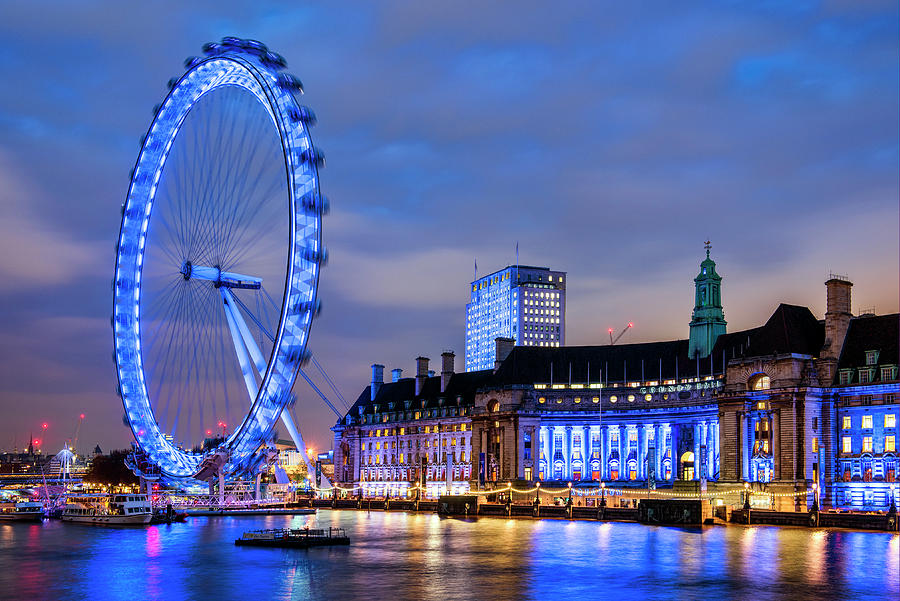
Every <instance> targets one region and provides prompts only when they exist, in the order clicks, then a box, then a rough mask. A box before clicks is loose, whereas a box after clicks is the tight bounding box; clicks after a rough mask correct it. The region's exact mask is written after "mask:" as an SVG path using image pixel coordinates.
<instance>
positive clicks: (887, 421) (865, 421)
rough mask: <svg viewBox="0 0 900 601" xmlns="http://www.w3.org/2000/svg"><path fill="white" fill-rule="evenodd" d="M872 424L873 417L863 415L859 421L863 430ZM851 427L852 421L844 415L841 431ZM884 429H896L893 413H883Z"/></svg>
mask: <svg viewBox="0 0 900 601" xmlns="http://www.w3.org/2000/svg"><path fill="white" fill-rule="evenodd" d="M873 422H874V416H873V415H863V416H862V419H861V420H860V427H861V428H863V429H867V428H871V427H872V424H873ZM852 427H853V419H852V418H851V417H850V416H849V415H845V416H844V417H843V420H842V422H841V429H843V430H849V429H850V428H852ZM884 427H885V428H896V427H897V415H896V414H895V413H885V414H884Z"/></svg>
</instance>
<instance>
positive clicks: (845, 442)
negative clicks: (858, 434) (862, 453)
mask: <svg viewBox="0 0 900 601" xmlns="http://www.w3.org/2000/svg"><path fill="white" fill-rule="evenodd" d="M852 440H853V439H852V438H851V437H849V436H844V438H842V439H841V452H842V453H852V452H853V446H852V444H851V443H852Z"/></svg>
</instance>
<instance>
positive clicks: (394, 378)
mask: <svg viewBox="0 0 900 601" xmlns="http://www.w3.org/2000/svg"><path fill="white" fill-rule="evenodd" d="M402 377H403V370H402V369H400V368H397V369H392V370H391V382H399V381H400V378H402Z"/></svg>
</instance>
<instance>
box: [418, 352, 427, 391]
mask: <svg viewBox="0 0 900 601" xmlns="http://www.w3.org/2000/svg"><path fill="white" fill-rule="evenodd" d="M427 377H428V357H416V396H419V395H421V394H422V390H423V389H424V388H425V379H426V378H427Z"/></svg>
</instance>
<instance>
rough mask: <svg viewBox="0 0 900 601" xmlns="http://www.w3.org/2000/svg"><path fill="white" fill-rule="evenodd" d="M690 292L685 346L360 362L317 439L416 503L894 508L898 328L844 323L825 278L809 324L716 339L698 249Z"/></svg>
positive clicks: (844, 293)
mask: <svg viewBox="0 0 900 601" xmlns="http://www.w3.org/2000/svg"><path fill="white" fill-rule="evenodd" d="M507 269H510V268H507ZM512 269H514V267H513V268H512ZM500 273H503V272H500ZM554 273H556V274H558V273H560V272H554ZM546 275H549V274H546ZM510 277H513V276H510ZM557 277H558V276H557ZM554 283H556V282H554ZM694 283H695V298H694V309H693V313H692V316H691V317H692V318H691V320H690V322H689V328H688V337H687V339H683V340H674V341H664V342H650V343H641V344H622V345H601V346H578V347H573V346H563V345H560V346H555V345H554V344H547V345H530V344H524V343H523V341H522V340H521V339H519V338H518V337H516V338H512V337H496V338H495V339H494V349H493V352H491V353H490V355H492V356H493V359H494V364H493V366H491V367H490V368H486V369H479V370H473V371H467V372H463V373H456V371H455V356H454V355H453V353H451V352H445V353H444V354H443V355H442V357H441V373H440V374H439V375H438V374H434V372H431V371H430V370H429V369H428V363H429V361H428V359H426V358H424V357H419V358H418V359H417V369H416V377H415V378H403V377H402V372H401V371H400V370H399V369H395V370H393V377H392V378H391V381H390V382H385V381H384V378H383V370H384V368H383V366H381V365H378V364H376V365H374V366H373V373H372V380H371V382H370V385H369V386H368V387H366V388H365V390H363V392H362V393H361V394H360V396H359V398H358V399H357V401H356V403H355V404H354V405H353V407H352V408H351V409H350V411H349V412H348V413H347V414H346V415H345V416H344V417H343V418H342V419H341V420H339V422H338V423H337V424H336V425H335V426H334V428H333V430H334V434H335V445H334V449H335V455H334V457H335V478H336V479H337V480H338V482H339V483H340V484H341V485H344V486H362V488H363V490H364V492H365V494H375V495H383V494H386V493H390V494H403V493H404V491H405V490H407V489H408V488H409V487H410V486H411V485H414V484H415V483H423V482H424V484H425V486H426V490H427V492H428V494H429V495H437V494H442V493H460V492H465V491H467V490H471V489H476V488H483V487H485V486H492V485H495V484H500V485H504V484H505V483H507V482H514V483H518V484H519V485H520V486H531V485H533V483H535V482H543V483H547V484H546V485H547V486H548V487H549V486H565V485H566V484H567V483H569V482H572V483H573V485H574V486H576V487H579V486H597V485H598V484H599V483H601V482H602V483H603V484H604V485H605V486H607V487H615V488H617V489H627V488H628V487H634V488H635V489H640V488H644V489H647V488H673V487H674V488H676V489H678V488H681V489H682V490H691V486H694V487H695V488H694V490H697V489H699V488H700V487H701V486H702V487H707V490H709V491H711V492H713V493H715V491H716V490H734V489H735V488H736V487H742V486H743V485H744V483H750V486H752V488H753V490H754V492H756V493H761V494H758V495H755V496H754V498H755V499H763V500H766V502H767V503H768V502H770V501H769V500H771V503H772V504H773V505H775V506H778V507H779V508H788V507H789V506H795V507H796V508H800V506H801V505H803V506H806V505H807V504H811V503H812V500H813V499H812V495H806V494H804V493H805V491H808V490H811V489H812V488H813V485H814V484H816V485H817V487H818V490H819V491H820V503H821V504H822V505H823V506H840V507H855V508H872V509H879V508H882V509H884V508H887V506H888V505H889V504H890V496H891V495H892V494H893V495H894V498H895V499H896V498H897V497H898V496H900V494H898V493H900V491H898V490H897V486H896V484H895V482H896V479H897V452H896V445H897V419H898V415H897V414H898V401H897V397H898V393H900V380H898V373H897V364H898V338H900V331H898V320H900V316H898V315H897V314H893V315H883V316H875V315H859V316H854V315H853V314H852V312H851V304H850V299H851V295H850V291H851V287H852V284H851V283H850V282H849V281H848V280H847V279H846V278H842V277H832V278H830V279H829V280H828V281H827V282H826V305H827V307H826V312H825V315H824V319H818V318H817V317H816V316H815V315H814V314H813V313H812V312H811V311H810V310H809V309H808V308H807V307H799V306H795V305H787V304H781V305H779V306H778V307H777V308H776V309H775V311H774V312H773V314H772V315H771V317H770V318H769V319H768V320H767V321H766V323H764V324H763V325H761V326H759V327H756V328H752V329H749V330H743V331H738V332H728V331H727V323H726V321H725V315H724V311H723V308H722V278H721V276H719V274H718V273H717V272H716V264H715V262H714V261H713V260H712V259H710V258H709V251H708V250H707V256H706V259H705V260H704V261H702V262H701V264H700V272H699V274H698V275H697V277H696V278H695V279H694ZM471 327H472V325H471V324H467V328H469V331H471ZM563 335H564V333H563V332H561V333H560V339H562V336H563ZM467 352H468V350H467ZM467 366H468V361H467Z"/></svg>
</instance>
